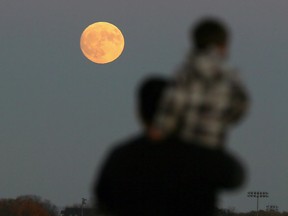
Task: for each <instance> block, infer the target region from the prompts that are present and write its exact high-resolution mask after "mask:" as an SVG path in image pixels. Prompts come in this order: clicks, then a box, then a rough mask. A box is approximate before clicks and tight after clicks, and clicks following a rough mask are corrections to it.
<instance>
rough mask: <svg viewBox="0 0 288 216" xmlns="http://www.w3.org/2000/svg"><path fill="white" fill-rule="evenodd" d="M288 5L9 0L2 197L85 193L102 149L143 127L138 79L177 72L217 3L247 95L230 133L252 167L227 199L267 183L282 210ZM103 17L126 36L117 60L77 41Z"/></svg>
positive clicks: (240, 200) (240, 207) (68, 199)
mask: <svg viewBox="0 0 288 216" xmlns="http://www.w3.org/2000/svg"><path fill="white" fill-rule="evenodd" d="M287 13H288V2H287V1H286V0H277V1H272V0H254V1H236V0H218V1H208V0H201V1H200V0H195V1H191V0H190V1H188V0H179V1H172V0H169V1H165V2H164V1H162V0H153V1H150V0H145V1H144V0H138V1H137V0H122V1H116V0H105V1H96V0H94V1H92V0H84V1H76V0H69V1H68V0H64V1H56V0H50V1H44V0H37V1H36V0H26V1H16V0H2V1H1V2H0V101H1V103H0V112H1V121H0V170H1V179H0V191H1V194H0V196H1V197H0V198H3V197H16V196H18V195H23V194H36V195H39V196H41V197H43V198H46V199H49V200H51V201H52V202H53V203H55V204H57V205H60V206H64V205H68V204H74V203H77V202H81V198H82V197H87V198H89V199H90V197H91V193H90V189H91V184H92V182H93V180H94V177H95V175H96V173H97V170H98V168H99V166H100V164H101V161H102V160H103V159H104V157H105V154H106V153H107V151H109V149H110V147H112V146H113V145H114V144H115V143H117V141H119V140H121V139H124V138H126V137H127V136H129V135H133V134H135V133H137V132H138V131H139V130H140V127H139V124H138V121H137V114H136V113H135V101H134V99H135V94H134V93H135V89H136V87H137V85H138V83H139V82H140V81H141V80H142V79H143V78H144V77H146V76H147V75H149V74H151V73H155V72H156V73H160V74H163V75H167V76H169V75H171V74H172V73H173V71H174V70H175V68H177V66H178V65H179V64H181V62H182V61H183V59H184V58H185V55H186V53H187V51H188V49H189V43H188V37H187V32H188V29H189V28H190V26H191V25H192V24H193V23H195V22H196V21H197V20H199V19H200V18H202V17H204V16H207V15H209V16H210V15H212V16H215V17H219V18H221V19H223V20H224V21H225V22H226V23H227V24H228V25H229V26H230V27H231V31H232V43H231V63H232V64H233V65H235V66H236V67H238V68H239V69H241V76H242V79H243V81H244V82H245V84H246V85H247V88H248V89H249V91H250V94H251V98H252V106H251V110H250V113H249V115H248V116H247V118H246V119H245V121H243V123H241V125H239V126H237V127H235V129H233V131H232V133H231V136H230V139H229V145H228V148H229V149H230V150H231V151H233V152H235V153H236V154H238V155H239V156H240V157H241V158H243V161H244V162H245V164H246V165H247V171H248V174H249V178H248V180H247V183H246V185H245V186H244V187H243V188H242V189H241V190H239V191H237V192H233V193H224V194H222V195H221V198H220V205H221V206H223V207H227V208H228V207H235V208H236V210H237V211H248V210H252V209H255V208H256V201H255V200H251V199H249V198H247V197H246V193H247V191H254V190H260V191H267V192H269V193H270V197H269V198H268V199H265V200H264V199H263V200H261V201H260V207H261V208H265V206H266V205H268V204H276V205H278V206H279V208H280V210H287V200H288V186H287V180H288V170H287V164H288V159H287V150H288V148H287V141H288V135H287V120H288V118H287V115H286V110H287V109H288V100H287V97H286V92H287V90H288V87H287V85H286V83H287V80H288V75H287V68H288V63H287V56H288V43H287V38H288V27H287ZM96 21H107V22H111V23H113V24H115V25H117V26H118V27H119V28H120V29H121V30H122V32H123V34H124V36H125V39H126V44H125V50H124V52H123V54H122V55H121V57H120V58H119V59H117V60H116V61H115V62H113V63H111V64H107V65H96V64H94V63H92V62H89V61H88V60H87V59H85V57H84V56H83V55H82V53H81V51H80V49H79V39H80V35H81V33H82V31H83V30H84V29H85V27H86V26H88V25H89V24H91V23H93V22H96ZM285 205H286V206H285ZM285 208H286V209H285Z"/></svg>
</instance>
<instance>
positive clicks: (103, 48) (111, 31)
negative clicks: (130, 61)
mask: <svg viewBox="0 0 288 216" xmlns="http://www.w3.org/2000/svg"><path fill="white" fill-rule="evenodd" d="M124 44H125V42H124V37H123V35H122V33H121V31H120V30H119V29H118V28H117V27H116V26H115V25H113V24H111V23H108V22H96V23H94V24H91V25H89V26H88V27H87V28H86V29H85V30H84V31H83V33H82V35H81V39H80V48H81V50H82V52H83V54H84V56H86V58H88V59H89V60H90V61H92V62H95V63H97V64H106V63H109V62H112V61H114V60H116V59H117V58H118V57H119V56H120V55H121V53H122V51H123V49H124Z"/></svg>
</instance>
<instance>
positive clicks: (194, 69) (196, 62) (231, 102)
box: [153, 18, 249, 148]
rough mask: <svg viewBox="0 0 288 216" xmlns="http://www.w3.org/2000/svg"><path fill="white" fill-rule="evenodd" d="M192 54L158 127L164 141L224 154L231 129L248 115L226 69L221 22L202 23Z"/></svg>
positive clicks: (168, 97) (236, 79) (245, 97)
mask: <svg viewBox="0 0 288 216" xmlns="http://www.w3.org/2000/svg"><path fill="white" fill-rule="evenodd" d="M190 37H191V38H190V39H191V45H192V47H191V51H190V53H189V55H188V58H187V59H186V61H185V62H184V64H183V66H182V67H181V68H180V70H178V71H177V73H176V74H175V76H174V77H173V81H174V82H173V84H172V85H170V87H169V88H168V90H167V91H166V92H165V94H164V96H163V98H162V101H161V103H160V106H159V110H158V111H157V114H156V117H155V122H154V124H153V125H154V127H155V128H156V129H158V131H159V133H161V134H162V136H164V137H165V136H170V135H171V134H175V135H177V136H178V137H179V138H180V139H182V140H185V141H186V142H190V141H191V142H192V143H193V142H194V143H195V141H196V140H197V141H198V142H199V143H200V144H201V145H205V146H206V147H209V148H222V147H223V146H224V145H225V140H226V136H227V134H228V132H229V130H230V129H231V127H232V126H233V125H235V123H236V122H239V121H240V120H241V119H242V117H243V116H244V114H245V113H246V112H247V107H248V104H249V101H248V95H247V93H246V90H245V88H244V87H243V85H242V83H241V82H240V80H239V77H238V74H237V72H236V71H235V69H233V68H232V67H230V66H229V65H228V64H227V58H228V50H229V31H228V29H227V27H226V26H225V25H224V24H223V23H222V22H220V21H218V20H216V19H212V18H207V19H204V20H201V21H200V22H199V23H197V25H196V26H195V27H193V28H192V31H191V34H190Z"/></svg>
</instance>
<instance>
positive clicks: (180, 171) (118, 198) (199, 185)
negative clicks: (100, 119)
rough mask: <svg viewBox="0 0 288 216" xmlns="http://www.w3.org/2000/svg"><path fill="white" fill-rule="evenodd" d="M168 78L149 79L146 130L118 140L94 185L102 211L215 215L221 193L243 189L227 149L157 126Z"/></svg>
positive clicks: (143, 98) (143, 112)
mask: <svg viewBox="0 0 288 216" xmlns="http://www.w3.org/2000/svg"><path fill="white" fill-rule="evenodd" d="M167 85H168V82H167V81H166V80H165V79H162V78H149V79H147V80H146V81H144V82H143V83H142V85H141V86H140V88H139V91H138V105H139V107H138V109H139V113H140V117H141V120H142V123H143V126H144V130H143V133H142V134H139V135H136V136H135V137H132V138H130V139H127V140H125V141H123V142H120V143H118V144H117V145H116V146H115V147H114V148H113V149H112V151H111V152H110V154H109V155H108V157H107V159H106V161H105V163H104V165H103V167H102V170H101V172H100V175H99V178H98V179H97V180H96V182H95V185H94V196H95V198H96V202H97V203H96V204H97V206H98V207H99V208H100V212H101V211H102V212H104V213H106V214H108V215H115V216H162V215H163V216H172V215H173V216H189V215H197V216H202V215H203V216H204V215H205V216H210V215H213V213H214V210H215V207H216V204H217V192H218V191H219V190H221V189H233V188H237V187H239V186H240V185H241V184H242V183H243V180H244V171H243V167H242V166H241V164H240V163H239V162H238V161H237V160H236V159H235V158H234V157H233V156H231V155H230V154H229V153H227V152H225V151H224V150H223V151H222V150H221V151H220V150H215V149H209V148H205V147H203V146H201V145H199V144H197V143H196V142H195V143H194V144H193V143H191V142H189V144H187V143H185V142H180V141H179V140H178V139H176V138H173V137H170V138H169V139H162V138H161V137H159V136H158V134H157V133H154V131H153V127H150V125H152V122H153V119H154V117H155V113H156V110H157V108H158V105H159V101H160V98H161V97H162V94H163V92H164V89H165V88H166V86H167Z"/></svg>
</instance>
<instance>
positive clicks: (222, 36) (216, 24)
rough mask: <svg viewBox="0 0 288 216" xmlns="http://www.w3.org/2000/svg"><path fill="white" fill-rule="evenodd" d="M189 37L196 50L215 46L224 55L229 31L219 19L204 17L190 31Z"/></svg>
mask: <svg viewBox="0 0 288 216" xmlns="http://www.w3.org/2000/svg"><path fill="white" fill-rule="evenodd" d="M190 39H191V42H192V44H193V45H194V48H195V50H196V51H205V50H208V49H210V48H217V49H218V50H219V51H220V52H223V53H222V54H223V55H226V52H227V48H228V42H229V31H228V29H227V27H226V26H225V25H224V24H223V23H222V22H221V21H219V20H217V19H214V18H206V19H203V20H201V21H200V22H198V24H196V26H195V27H194V28H193V29H192V31H191V33H190Z"/></svg>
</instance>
